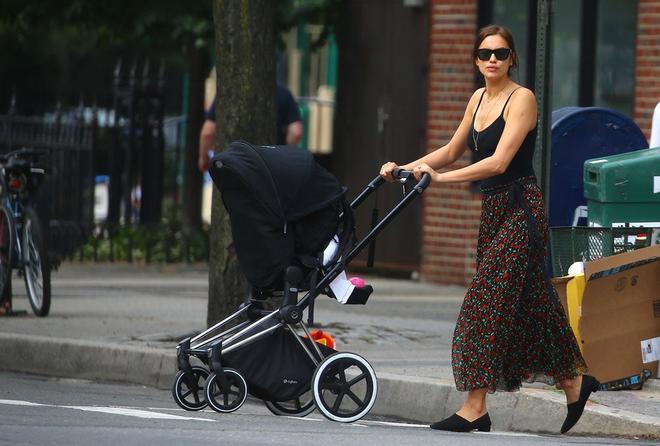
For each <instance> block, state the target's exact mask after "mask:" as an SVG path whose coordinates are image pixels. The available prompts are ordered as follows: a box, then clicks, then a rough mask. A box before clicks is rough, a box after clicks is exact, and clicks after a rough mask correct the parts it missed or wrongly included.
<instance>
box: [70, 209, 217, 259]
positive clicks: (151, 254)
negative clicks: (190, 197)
mask: <svg viewBox="0 0 660 446" xmlns="http://www.w3.org/2000/svg"><path fill="white" fill-rule="evenodd" d="M82 254H83V260H84V261H99V262H108V261H131V262H146V263H174V262H191V263H194V262H206V261H207V260H208V228H204V229H203V230H202V231H198V232H190V231H188V230H186V229H185V228H183V226H182V225H181V221H180V219H179V218H177V216H176V213H175V211H174V210H172V211H171V212H169V215H168V216H166V217H164V218H163V219H162V221H161V222H160V223H159V224H156V225H135V226H133V225H123V226H117V227H112V228H99V230H98V231H96V233H94V234H93V235H91V236H90V238H89V240H88V241H87V243H86V244H85V245H84V246H83V247H82Z"/></svg>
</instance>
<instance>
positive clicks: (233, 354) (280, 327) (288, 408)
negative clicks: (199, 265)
mask: <svg viewBox="0 0 660 446" xmlns="http://www.w3.org/2000/svg"><path fill="white" fill-rule="evenodd" d="M209 173H210V174H211V177H212V179H213V182H214V184H215V186H216V187H217V188H218V190H219V191H220V192H221V194H222V200H223V203H224V206H225V208H226V210H227V212H228V214H229V217H230V220H231V226H232V235H233V242H234V248H235V251H236V255H237V257H238V261H239V264H240V266H241V270H242V271H243V273H244V274H245V276H246V278H247V280H248V283H249V284H250V292H249V296H248V297H247V299H246V302H244V303H243V304H241V305H240V306H239V308H238V310H237V311H236V312H235V313H233V314H231V315H230V316H228V317H227V318H225V319H224V320H222V321H220V322H219V323H217V324H216V325H214V326H213V327H211V328H209V329H208V330H206V331H204V332H202V333H200V334H199V335H197V336H195V337H192V338H187V339H184V340H183V341H181V342H180V343H179V345H178V346H177V363H178V367H179V372H178V373H177V375H176V377H175V379H174V384H173V388H172V394H173V397H174V400H175V401H176V403H177V404H178V405H179V406H181V407H182V408H184V409H186V410H200V409H203V408H204V407H206V406H207V405H210V406H211V408H213V409H214V410H216V411H218V412H223V413H228V412H233V411H235V410H237V409H238V408H240V407H241V406H242V404H243V403H244V402H245V400H246V397H247V395H248V394H250V395H252V396H254V397H257V398H259V399H261V400H263V401H264V402H265V404H266V406H267V407H268V409H270V410H271V412H273V413H274V414H276V415H289V416H305V415H307V414H309V413H311V412H312V411H313V410H314V409H315V408H318V409H319V410H320V411H321V413H322V414H323V415H324V416H325V417H327V418H329V419H330V420H334V421H338V422H353V421H355V420H358V419H360V418H362V417H363V416H364V415H366V414H367V413H368V412H369V410H370V409H371V408H372V406H373V404H374V402H375V400H376V394H377V389H378V382H377V379H376V374H375V373H374V370H373V368H372V367H371V365H370V364H369V363H368V362H367V361H366V360H365V359H364V358H362V357H361V356H359V355H357V354H354V353H348V352H337V351H335V350H334V349H331V348H329V347H326V346H325V345H322V344H320V343H318V342H314V341H313V340H312V336H311V335H310V332H309V330H308V328H307V325H306V324H305V323H304V321H303V312H304V311H305V310H308V317H309V319H311V314H310V313H311V312H312V310H313V304H314V300H315V299H316V298H317V297H318V296H319V295H321V294H326V295H330V296H332V293H331V291H330V289H329V285H330V284H331V282H332V281H333V280H334V279H335V278H336V277H337V276H338V275H339V274H341V273H342V272H343V270H344V267H345V266H346V265H347V264H348V263H350V261H351V260H352V259H353V258H354V257H355V256H356V255H357V254H358V253H360V252H361V251H362V249H363V248H364V247H365V246H367V245H368V244H369V243H370V242H371V241H372V240H373V239H374V238H375V237H376V235H377V234H378V233H379V232H380V231H381V230H382V229H384V227H385V226H386V225H387V224H388V223H389V222H390V221H391V220H392V219H393V218H394V217H395V216H396V215H397V214H398V213H399V212H400V211H401V210H402V209H403V208H404V207H405V206H407V205H408V204H409V203H410V202H411V201H412V200H414V199H415V198H416V197H417V196H419V195H421V193H422V192H423V191H424V189H425V188H426V187H427V186H428V184H429V182H430V177H428V175H425V176H424V177H422V179H421V181H420V182H419V183H416V184H415V185H414V187H413V188H412V189H411V190H410V191H408V192H407V193H404V196H403V198H402V199H401V201H400V202H399V203H398V204H397V205H396V206H395V207H394V208H393V209H392V210H391V211H390V212H389V213H388V215H386V216H385V218H383V220H382V221H380V222H379V223H378V224H377V225H375V226H374V227H373V228H372V229H371V231H370V232H369V234H368V235H367V236H366V237H365V238H364V239H362V240H357V239H356V237H355V235H354V220H353V209H355V208H356V207H357V206H359V205H360V203H362V202H363V201H364V200H365V199H366V198H367V197H368V196H369V195H370V194H371V193H372V192H373V191H375V190H376V189H377V188H378V187H379V186H380V185H382V184H383V183H384V180H383V179H382V178H381V177H380V176H378V177H376V178H375V179H374V180H373V181H371V183H369V185H368V186H367V188H366V189H365V190H364V191H363V192H362V193H361V194H360V195H359V196H358V197H357V198H356V199H355V200H354V201H353V202H352V203H351V204H350V205H349V204H348V203H347V202H346V200H345V198H344V195H345V189H344V188H342V187H341V185H340V184H339V183H338V181H337V180H336V178H335V177H334V176H333V175H332V174H330V173H329V172H328V171H327V170H325V169H323V168H322V167H321V166H319V165H318V164H316V163H315V161H314V158H313V157H312V155H311V154H310V153H309V152H307V151H304V150H300V149H298V148H295V147H288V146H256V145H251V144H249V143H247V142H243V141H238V142H234V143H232V144H231V145H230V147H229V148H228V149H227V150H225V151H223V152H221V153H220V154H219V155H218V156H217V157H215V158H214V159H213V161H212V163H211V167H210V169H209ZM395 177H396V178H398V179H399V181H401V182H403V183H404V184H405V183H406V182H408V181H412V182H414V178H413V177H412V175H411V174H410V172H406V171H402V170H400V171H397V172H396V173H395ZM404 191H405V189H404ZM333 239H334V240H338V241H337V245H338V246H337V249H335V252H334V255H332V256H330V258H324V249H325V248H326V246H327V245H328V244H329V243H330V242H331V240H333ZM273 300H275V301H276V302H278V305H277V306H276V307H275V308H271V309H269V308H268V303H269V302H271V301H273ZM360 303H364V301H362V302H360ZM299 331H300V332H301V333H299ZM191 356H192V357H194V358H196V359H197V360H198V361H199V362H201V363H202V364H203V366H201V365H194V366H193V365H191V362H190V361H191ZM207 367H208V370H207Z"/></svg>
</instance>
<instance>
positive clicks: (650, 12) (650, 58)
mask: <svg viewBox="0 0 660 446" xmlns="http://www.w3.org/2000/svg"><path fill="white" fill-rule="evenodd" d="M635 59H636V60H635V117H634V120H635V122H636V123H637V125H639V127H640V128H641V129H642V131H643V132H644V135H646V139H647V140H649V139H650V138H651V118H652V117H653V110H654V109H655V106H656V104H657V103H658V102H659V101H660V0H639V10H638V16H637V45H636V51H635Z"/></svg>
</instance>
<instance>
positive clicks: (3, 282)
mask: <svg viewBox="0 0 660 446" xmlns="http://www.w3.org/2000/svg"><path fill="white" fill-rule="evenodd" d="M13 257H14V218H13V217H12V216H11V213H10V212H9V210H8V209H7V208H6V207H4V206H0V302H2V301H4V300H9V299H11V270H12V261H13Z"/></svg>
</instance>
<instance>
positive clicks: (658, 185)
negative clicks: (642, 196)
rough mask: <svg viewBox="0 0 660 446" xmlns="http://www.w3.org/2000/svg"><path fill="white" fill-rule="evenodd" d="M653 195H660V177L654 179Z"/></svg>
mask: <svg viewBox="0 0 660 446" xmlns="http://www.w3.org/2000/svg"><path fill="white" fill-rule="evenodd" d="M653 193H654V194H657V193H660V177H653Z"/></svg>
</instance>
